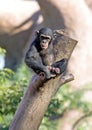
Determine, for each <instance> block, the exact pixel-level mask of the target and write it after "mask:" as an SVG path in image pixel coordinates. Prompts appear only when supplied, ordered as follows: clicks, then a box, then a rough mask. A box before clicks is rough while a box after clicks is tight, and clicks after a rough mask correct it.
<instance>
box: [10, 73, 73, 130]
mask: <svg viewBox="0 0 92 130" xmlns="http://www.w3.org/2000/svg"><path fill="white" fill-rule="evenodd" d="M71 80H73V75H66V76H59V77H56V78H55V79H51V80H49V81H47V82H46V83H43V79H42V78H40V77H39V76H34V78H33V79H32V80H31V83H30V85H29V87H28V89H27V91H26V93H25V95H24V97H23V99H22V101H21V103H20V105H19V107H18V110H17V112H16V114H15V116H14V119H13V121H12V123H11V125H10V128H9V130H38V128H39V125H40V123H41V121H42V118H43V116H44V113H45V111H46V109H47V107H48V105H49V103H50V100H51V97H52V96H53V95H54V94H55V93H56V92H57V90H58V88H59V87H60V86H61V85H63V84H65V83H67V82H69V81H71Z"/></svg>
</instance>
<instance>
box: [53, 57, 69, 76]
mask: <svg viewBox="0 0 92 130" xmlns="http://www.w3.org/2000/svg"><path fill="white" fill-rule="evenodd" d="M67 64H68V60H67V59H62V60H60V61H58V62H56V63H54V64H53V65H52V67H53V68H59V71H60V72H59V73H57V71H56V70H55V69H52V70H51V74H56V75H57V74H61V73H63V72H65V70H66V68H67Z"/></svg>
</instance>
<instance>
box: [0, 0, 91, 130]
mask: <svg viewBox="0 0 92 130" xmlns="http://www.w3.org/2000/svg"><path fill="white" fill-rule="evenodd" d="M41 27H50V28H51V29H65V30H66V32H67V34H68V35H69V36H70V37H71V38H74V39H76V40H77V41H78V44H77V46H76V47H75V49H74V51H73V53H72V56H71V58H70V61H69V65H68V71H69V73H72V74H73V75H74V77H75V80H74V81H72V82H71V83H70V84H67V85H64V86H63V87H62V88H60V89H59V91H58V92H57V94H56V95H55V96H54V97H53V99H52V101H51V103H50V105H49V107H48V110H47V111H46V114H45V116H44V118H43V121H42V124H41V126H40V128H39V130H92V0H7V1H6V0H0V130H8V127H9V124H10V122H11V120H12V118H13V115H14V113H15V111H16V109H17V106H18V104H19V102H20V100H21V99H22V96H23V93H24V92H25V90H26V88H27V86H28V83H29V80H30V78H31V77H32V74H33V72H32V71H30V69H29V68H27V66H26V65H25V63H24V56H25V52H26V50H27V49H28V47H29V45H30V44H31V42H32V40H33V39H34V37H35V30H38V29H40V28H41Z"/></svg>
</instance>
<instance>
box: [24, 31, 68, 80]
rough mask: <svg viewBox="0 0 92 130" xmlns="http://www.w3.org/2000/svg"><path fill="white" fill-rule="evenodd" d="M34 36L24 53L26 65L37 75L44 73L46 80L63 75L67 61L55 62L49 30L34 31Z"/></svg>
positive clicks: (51, 33) (51, 32)
mask: <svg viewBox="0 0 92 130" xmlns="http://www.w3.org/2000/svg"><path fill="white" fill-rule="evenodd" d="M36 35H37V36H36V38H35V40H34V41H33V42H32V44H31V45H30V48H29V50H28V51H27V53H26V56H25V62H26V64H27V65H28V66H29V67H30V68H32V69H33V70H34V71H35V72H36V73H37V74H40V73H41V72H44V73H45V77H46V79H49V78H51V77H54V76H56V75H58V74H61V73H63V72H64V71H65V70H66V66H67V59H63V60H61V61H58V62H55V54H54V49H53V43H52V40H53V31H52V30H51V29H50V28H42V29H40V30H39V31H36ZM54 62H55V63H54Z"/></svg>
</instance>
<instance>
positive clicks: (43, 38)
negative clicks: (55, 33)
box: [40, 34, 51, 49]
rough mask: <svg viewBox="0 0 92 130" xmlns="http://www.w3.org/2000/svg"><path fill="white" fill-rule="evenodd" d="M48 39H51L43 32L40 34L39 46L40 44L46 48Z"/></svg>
mask: <svg viewBox="0 0 92 130" xmlns="http://www.w3.org/2000/svg"><path fill="white" fill-rule="evenodd" d="M50 41H51V37H50V36H46V35H43V34H41V35H40V46H41V48H42V49H47V48H48V46H49V43H50Z"/></svg>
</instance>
